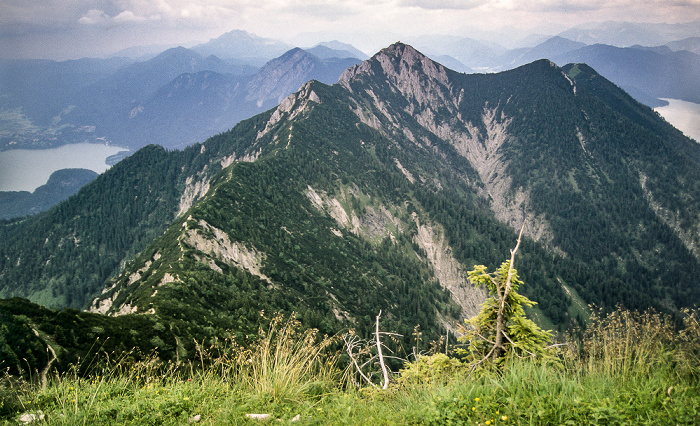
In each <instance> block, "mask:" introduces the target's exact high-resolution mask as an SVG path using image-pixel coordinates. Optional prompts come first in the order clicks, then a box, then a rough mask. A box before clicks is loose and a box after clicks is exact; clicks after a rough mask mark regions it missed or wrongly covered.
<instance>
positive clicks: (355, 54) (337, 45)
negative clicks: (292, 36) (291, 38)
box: [304, 40, 368, 60]
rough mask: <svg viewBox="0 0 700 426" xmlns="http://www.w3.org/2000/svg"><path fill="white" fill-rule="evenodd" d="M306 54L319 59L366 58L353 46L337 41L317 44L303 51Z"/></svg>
mask: <svg viewBox="0 0 700 426" xmlns="http://www.w3.org/2000/svg"><path fill="white" fill-rule="evenodd" d="M304 50H306V51H307V52H309V53H311V54H312V55H315V56H317V57H319V58H321V59H329V58H357V59H361V60H365V59H367V58H368V56H367V55H365V54H364V53H363V52H361V51H359V50H357V49H356V48H355V47H354V46H353V45H351V44H347V43H341V42H339V41H338V40H333V41H328V42H323V43H319V44H317V45H316V46H314V47H312V48H309V49H304Z"/></svg>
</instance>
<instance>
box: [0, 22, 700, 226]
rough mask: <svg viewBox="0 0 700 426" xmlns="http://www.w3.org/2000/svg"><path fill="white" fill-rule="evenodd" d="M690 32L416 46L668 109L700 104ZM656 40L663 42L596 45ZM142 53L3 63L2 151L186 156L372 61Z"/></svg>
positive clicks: (335, 54)
mask: <svg viewBox="0 0 700 426" xmlns="http://www.w3.org/2000/svg"><path fill="white" fill-rule="evenodd" d="M692 28H693V26H692V25H685V26H684V25H675V26H664V25H634V24H625V23H605V24H599V25H595V26H594V25H591V26H588V27H585V28H584V27H582V28H575V29H571V30H568V31H566V32H564V33H562V34H561V35H560V36H555V37H549V38H545V39H544V40H543V41H541V42H540V43H538V44H536V45H535V46H534V47H529V48H516V49H507V48H505V47H503V46H502V45H500V44H498V43H495V42H484V41H479V40H474V39H464V38H457V37H443V36H430V37H428V36H426V37H422V38H420V39H419V40H416V42H415V45H416V46H417V47H418V48H419V49H421V50H422V51H425V52H426V53H428V54H429V55H430V56H431V57H432V58H434V59H435V60H436V61H438V62H439V63H441V64H443V65H445V66H447V67H448V68H451V69H454V70H456V71H461V72H467V73H471V72H496V71H502V70H507V69H511V68H514V67H517V66H520V65H523V64H526V63H529V62H532V61H535V60H537V59H541V58H548V59H550V60H552V61H554V62H555V63H557V64H560V65H562V64H566V63H586V64H588V65H590V66H592V67H593V68H594V69H596V70H597V71H598V72H599V73H601V74H602V75H603V76H605V77H606V78H608V79H610V80H611V81H612V82H614V83H615V84H617V85H618V86H620V87H622V88H623V89H625V90H626V91H627V92H628V93H630V94H631V95H632V96H633V97H635V98H636V99H637V100H639V101H640V102H642V103H644V104H646V105H649V106H661V105H664V104H666V102H665V101H663V100H660V98H672V99H681V100H686V101H690V102H696V103H697V102H700V85H698V84H697V81H700V55H698V53H697V51H698V46H699V42H698V40H700V39H699V38H697V37H694V38H693V37H690V38H689V37H685V36H687V35H688V34H692ZM616 35H617V36H616ZM564 36H566V37H569V38H564ZM615 37H617V38H615ZM677 37H685V38H683V39H677ZM654 40H656V41H659V42H666V44H664V45H659V46H656V47H652V48H649V47H642V46H640V45H634V46H629V47H615V46H612V45H608V44H588V43H593V42H596V43H599V42H601V41H607V42H610V43H613V42H614V43H616V44H617V45H625V44H629V43H641V42H646V43H651V41H654ZM145 52H146V50H135V49H133V50H131V51H128V52H122V53H123V54H124V55H125V56H122V57H114V58H110V59H81V60H77V61H64V62H55V61H39V60H37V61H31V60H0V75H2V76H3V78H2V80H1V81H0V92H2V97H0V149H13V148H47V147H55V146H59V145H62V144H66V143H76V142H85V141H87V142H96V143H105V142H108V143H111V144H113V145H118V146H123V147H126V148H129V149H131V150H132V152H133V151H134V150H136V149H138V148H139V147H142V146H145V145H147V144H151V143H152V144H158V145H161V146H164V147H166V148H167V149H181V148H183V147H185V146H188V145H190V144H193V143H195V142H200V141H203V140H204V139H206V138H207V137H209V136H211V135H213V134H216V133H220V132H224V131H226V130H228V129H230V128H231V127H232V126H233V125H234V124H235V123H237V122H238V121H240V120H242V119H245V118H248V117H251V116H253V115H255V114H258V113H260V112H263V111H265V110H267V109H269V108H272V107H274V106H275V105H277V104H278V103H279V102H281V100H282V99H284V97H286V96H287V95H289V94H290V93H292V92H294V91H295V90H296V89H298V88H299V87H300V86H301V85H302V84H303V83H304V82H306V81H308V80H312V79H315V80H318V81H321V82H323V83H327V84H331V83H334V82H336V81H337V79H338V77H339V76H340V74H341V73H342V72H343V71H344V70H345V69H346V68H348V67H349V66H351V65H353V64H356V63H359V61H361V60H363V59H366V55H364V53H362V52H360V51H359V50H357V49H355V48H354V47H352V46H351V45H348V44H344V43H341V42H338V41H334V42H329V43H322V44H319V45H317V46H315V47H313V48H308V49H305V50H301V49H298V48H293V47H292V46H289V45H286V44H284V43H282V42H279V41H276V40H270V39H264V38H261V37H257V36H255V35H252V34H249V33H246V32H243V31H232V32H230V33H227V34H224V35H222V36H221V37H218V38H216V39H212V40H210V41H209V42H207V43H204V44H200V45H197V46H193V47H192V48H190V49H186V48H183V47H177V48H171V49H168V50H165V51H162V52H161V53H159V54H157V55H155V56H154V55H153V53H152V54H151V56H148V55H146V53H145ZM250 52H254V54H252V53H250ZM126 56H130V58H127V57H126ZM5 199H6V200H9V199H11V198H9V197H5ZM34 199H35V200H38V198H37V197H34ZM54 199H59V198H56V197H54ZM40 204H41V205H42V206H44V207H42V208H45V207H46V206H50V205H51V204H50V203H47V202H45V201H42V202H41V203H40ZM0 210H1V211H5V212H14V213H12V214H28V213H31V212H36V211H38V210H40V209H37V207H36V206H30V207H28V208H27V209H24V210H21V209H20V210H18V209H15V208H0ZM8 214H9V213H8ZM2 217H8V216H2Z"/></svg>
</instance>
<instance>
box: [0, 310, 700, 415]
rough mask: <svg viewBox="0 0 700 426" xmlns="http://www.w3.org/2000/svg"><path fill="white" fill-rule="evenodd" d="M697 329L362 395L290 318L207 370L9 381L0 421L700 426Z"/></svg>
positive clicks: (653, 325)
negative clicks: (647, 425)
mask: <svg viewBox="0 0 700 426" xmlns="http://www.w3.org/2000/svg"><path fill="white" fill-rule="evenodd" d="M698 317H699V315H698V312H697V311H694V312H685V317H684V321H683V324H677V323H673V322H672V321H671V320H670V319H668V318H666V317H664V316H661V315H658V314H655V313H650V312H647V313H643V314H640V313H630V312H627V311H622V310H618V311H615V312H613V313H611V314H609V315H605V316H602V315H600V316H599V315H594V316H593V317H592V319H591V323H590V325H589V326H588V328H587V330H586V331H584V332H581V333H580V334H579V335H578V336H577V337H576V338H574V337H570V338H569V339H568V340H569V341H570V343H567V344H565V345H560V346H556V348H555V349H553V350H556V351H557V357H556V358H557V359H556V360H555V361H548V362H540V361H538V360H535V359H532V358H523V359H514V360H512V361H511V362H509V363H507V364H506V365H505V366H504V367H503V368H502V369H501V370H500V371H496V370H494V369H493V368H491V367H490V366H489V365H488V364H487V363H484V364H481V365H480V366H479V367H478V368H469V367H468V366H467V365H466V364H464V363H461V362H457V361H456V360H455V359H454V358H448V357H447V356H445V355H444V354H433V355H424V356H422V357H420V358H419V360H418V361H414V362H412V363H410V364H406V365H405V366H404V369H403V371H402V372H401V373H399V374H394V375H393V378H392V381H391V383H390V385H389V387H388V389H381V387H374V386H370V385H366V386H361V387H359V386H357V385H356V384H357V383H359V380H358V379H357V377H355V374H353V373H354V371H353V370H352V367H351V364H352V363H351V362H350V359H349V358H348V356H347V355H346V352H344V350H343V349H342V348H341V349H339V347H340V343H339V342H340V341H341V340H340V339H339V338H324V337H322V336H318V335H317V334H316V333H315V332H314V331H313V330H311V331H308V330H307V331H305V330H302V329H301V328H300V327H299V324H298V323H296V322H286V321H284V320H282V319H281V318H278V319H276V320H274V321H272V325H271V326H270V328H269V329H266V330H261V331H260V332H259V336H258V340H257V343H256V344H255V345H253V346H251V347H247V348H243V347H237V346H235V345H233V344H228V345H223V346H225V347H226V350H225V351H222V350H221V348H219V349H217V350H213V349H203V348H202V349H200V350H199V355H200V357H199V362H198V363H195V364H191V363H188V364H181V365H177V364H176V363H172V364H160V363H157V362H155V361H151V362H141V363H135V364H130V363H128V362H126V361H125V360H119V359H116V360H112V361H111V362H110V363H109V364H108V366H100V367H98V366H95V368H94V369H93V370H94V373H93V374H91V375H89V376H87V377H77V376H76V375H75V374H70V373H69V374H64V375H58V376H57V375H53V376H52V375H51V373H49V374H48V375H47V377H46V378H45V380H42V378H41V377H39V376H40V373H37V374H36V375H34V376H33V377H32V378H31V379H30V380H29V381H22V380H18V379H16V378H11V377H9V376H7V375H6V376H5V378H4V379H3V381H2V387H1V388H0V397H1V398H2V399H1V400H0V422H2V423H3V424H51V425H79V424H100V425H110V424H115V425H124V424H134V425H161V424H162V425H170V424H234V425H235V424H265V423H269V424H299V425H307V424H313V425H325V424H331V425H346V424H347V425H375V424H378V425H382V424H386V425H397V424H426V425H501V424H508V425H511V424H515V425H521V424H522V425H530V424H536V425H539V424H543V425H550V424H561V425H582V424H604V425H643V424H650V425H659V424H660V425H665V424H670V425H672V424H700V324H699V323H698ZM574 342H576V343H574ZM368 367H369V368H370V369H371V368H372V367H371V365H369V366H368ZM365 371H366V372H367V373H368V374H369V370H365ZM379 379H380V376H377V380H379Z"/></svg>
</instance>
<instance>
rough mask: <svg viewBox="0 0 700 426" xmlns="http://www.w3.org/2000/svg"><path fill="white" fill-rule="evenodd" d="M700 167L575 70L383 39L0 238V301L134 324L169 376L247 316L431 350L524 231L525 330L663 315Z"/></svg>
mask: <svg viewBox="0 0 700 426" xmlns="http://www.w3.org/2000/svg"><path fill="white" fill-rule="evenodd" d="M290 55H291V56H296V55H301V56H300V58H299V59H300V61H301V62H302V63H303V62H304V61H305V60H304V59H303V58H304V56H303V52H299V51H294V52H291V53H290ZM699 165H700V145H698V144H696V143H695V142H693V141H692V140H690V139H688V138H686V137H684V136H683V135H682V133H681V132H679V131H678V130H677V129H675V128H673V127H672V126H670V125H669V124H668V123H666V122H665V121H664V120H662V119H661V118H660V117H659V116H658V115H657V114H656V113H654V111H653V110H651V109H650V108H648V107H645V106H643V105H641V104H640V103H638V102H637V101H635V100H634V99H633V98H631V97H630V96H629V95H628V94H626V93H625V92H624V91H622V90H621V89H620V88H619V87H617V86H615V85H614V84H612V83H611V82H610V81H608V80H606V79H605V78H604V77H602V76H601V75H600V74H598V73H597V72H596V71H595V70H593V69H592V68H590V67H588V66H586V65H582V64H569V65H566V66H564V67H558V66H556V65H555V64H554V63H552V62H550V61H547V60H539V61H536V62H533V63H531V64H527V65H525V66H522V67H519V68H516V69H513V70H510V71H506V72H502V73H493V74H471V75H465V74H462V73H458V72H455V71H452V70H449V69H447V68H445V67H443V66H442V65H440V64H438V63H436V62H434V61H432V60H431V59H430V58H428V57H426V56H424V55H422V54H421V53H420V52H418V51H416V50H415V49H413V48H412V47H411V46H408V45H405V44H401V43H397V44H394V45H392V46H389V47H388V48H386V49H383V50H382V51H380V52H379V53H377V54H376V55H375V56H373V57H372V58H371V59H369V60H367V61H364V62H362V63H360V64H357V65H355V66H353V67H351V68H349V69H348V70H347V71H346V72H344V73H343V75H342V76H341V77H340V79H339V82H338V83H337V84H334V85H331V86H329V85H326V84H323V83H321V82H319V81H310V82H308V83H306V84H304V85H303V86H302V87H301V88H300V90H299V91H297V92H296V93H294V94H292V95H290V96H288V97H287V98H285V99H284V100H283V101H282V102H281V103H280V104H279V105H278V106H277V107H276V108H273V109H270V110H267V111H265V112H263V113H261V114H259V115H256V116H254V117H252V118H251V119H248V120H244V121H242V122H240V123H239V124H238V125H237V126H236V127H235V128H233V129H232V130H230V131H227V132H224V133H221V134H218V135H216V136H214V137H212V138H210V139H209V140H207V141H206V142H204V143H203V144H196V145H193V146H190V147H188V148H186V149H184V150H182V151H178V150H176V151H166V150H164V149H162V148H159V147H154V146H149V147H145V148H144V149H142V150H139V151H137V152H136V153H134V154H133V155H131V156H130V157H128V158H127V159H125V160H123V161H122V162H120V163H118V164H116V165H115V166H113V167H112V168H110V169H109V170H108V171H107V172H106V173H104V174H103V175H101V176H100V177H98V178H97V179H96V180H95V181H93V182H92V183H90V184H89V185H87V186H86V187H84V188H83V189H82V190H81V191H80V192H79V193H78V194H77V196H75V197H72V198H70V199H69V200H68V201H66V202H64V203H62V204H60V205H59V206H57V207H56V208H54V209H52V210H51V211H49V212H47V213H44V214H40V215H37V216H34V217H31V218H28V219H26V220H23V221H11V222H5V223H3V224H2V225H1V226H0V239H2V241H4V242H5V244H3V245H2V246H0V295H2V296H3V297H10V296H23V297H29V298H30V299H31V300H33V301H36V302H40V303H44V304H47V305H53V306H76V307H85V306H89V307H90V310H91V311H93V312H96V313H104V314H108V315H111V316H117V317H120V318H123V319H121V320H119V321H127V320H129V319H130V318H141V319H144V318H146V319H148V321H146V320H145V319H144V320H143V321H142V322H146V323H153V324H156V323H158V324H161V326H160V327H159V330H161V331H164V332H165V333H166V334H167V335H168V336H169V337H168V339H167V345H161V346H162V347H163V348H164V349H163V351H164V352H166V355H165V356H170V357H172V356H174V354H176V355H177V356H179V357H181V358H182V359H187V358H188V357H192V356H194V355H195V354H196V349H195V348H194V344H192V343H189V342H193V341H196V342H202V341H205V342H211V341H213V339H214V338H217V337H224V336H231V335H233V336H234V337H235V338H236V339H245V336H246V335H247V334H249V333H251V332H253V331H254V330H255V329H256V327H257V325H258V324H259V321H260V312H261V311H264V312H268V313H269V312H275V311H282V312H285V313H291V312H295V313H296V315H297V318H298V319H300V320H301V321H302V322H303V323H304V324H305V325H306V326H309V327H317V328H319V329H320V330H321V331H322V332H324V333H334V332H337V331H338V330H340V329H343V328H353V329H355V330H356V331H357V332H358V333H359V334H360V335H365V336H368V335H370V333H371V331H372V326H373V318H374V316H375V315H376V313H377V312H378V311H379V310H380V309H381V310H382V315H383V318H386V320H385V321H386V322H384V323H383V324H384V326H385V327H386V328H387V329H389V330H393V331H396V332H399V333H401V334H403V335H404V336H410V335H411V332H412V331H413V330H414V328H415V327H416V326H417V325H420V330H421V331H422V332H424V333H425V336H426V339H432V338H437V336H439V335H444V333H446V332H449V331H450V330H452V329H453V327H454V324H455V323H456V322H457V321H460V320H461V319H462V318H463V317H465V316H469V315H471V314H473V313H474V312H476V311H477V310H478V306H479V303H480V302H481V301H482V300H483V298H484V296H485V295H484V293H483V292H482V291H481V290H479V289H475V288H474V287H473V286H472V285H471V283H469V281H468V280H467V279H466V275H465V271H467V270H469V269H471V268H472V267H473V265H474V264H477V263H478V264H485V265H487V266H489V267H490V268H493V267H494V266H497V265H499V264H500V263H501V262H502V261H503V260H505V259H506V258H507V257H508V253H509V252H508V250H509V248H512V246H513V242H514V241H515V238H516V230H517V229H520V226H521V225H522V224H523V223H524V224H525V229H526V231H525V232H526V234H527V238H526V240H525V242H524V243H523V245H522V246H521V251H520V252H519V257H518V258H517V259H516V266H517V269H518V271H519V275H520V277H522V279H523V280H524V281H525V283H526V285H523V287H521V289H522V290H523V291H524V292H525V293H526V294H527V295H528V296H529V297H530V298H532V299H533V300H536V301H537V302H539V305H538V308H537V310H536V311H534V313H535V314H537V315H538V318H539V321H543V322H547V323H548V324H550V325H551V326H552V327H557V328H559V329H561V330H563V329H565V328H566V327H568V326H569V325H572V324H575V323H579V322H582V321H583V320H584V319H585V317H586V315H587V313H586V310H585V306H586V305H587V304H589V303H592V304H597V305H599V306H601V307H603V308H613V307H615V306H616V305H617V304H621V305H623V306H625V307H627V308H630V309H646V308H648V307H654V308H655V309H658V310H660V311H663V312H669V313H671V314H673V313H677V312H678V311H679V309H681V308H683V307H693V306H697V305H698V303H700V287H699V286H697V285H695V283H697V276H698V274H700V249H699V248H700V223H698V220H697V217H698V212H700V198H698V194H700V176H699V175H698V173H697V170H698V166H699ZM96 318H97V317H94V318H93V317H90V318H89V321H91V322H92V321H98V319H96ZM86 320H87V317H86ZM115 321H116V320H115ZM103 328H105V326H103ZM406 339H410V338H409V337H406ZM406 339H404V340H406ZM163 340H165V338H163ZM184 342H187V343H184ZM164 343H165V342H164ZM403 343H405V344H410V343H409V342H408V341H404V342H403Z"/></svg>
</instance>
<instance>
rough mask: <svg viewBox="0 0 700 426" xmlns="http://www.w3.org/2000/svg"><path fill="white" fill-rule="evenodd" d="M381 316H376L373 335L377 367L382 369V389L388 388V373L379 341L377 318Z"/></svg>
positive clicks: (380, 312) (380, 313)
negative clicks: (377, 357) (375, 343)
mask: <svg viewBox="0 0 700 426" xmlns="http://www.w3.org/2000/svg"><path fill="white" fill-rule="evenodd" d="M381 315H382V311H379V314H377V322H376V324H375V330H376V332H375V335H376V337H377V355H379V365H381V367H382V374H383V375H384V386H383V388H384V389H387V388H389V372H388V371H387V369H386V364H384V356H383V355H382V343H381V342H380V341H379V317H380V316H381Z"/></svg>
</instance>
